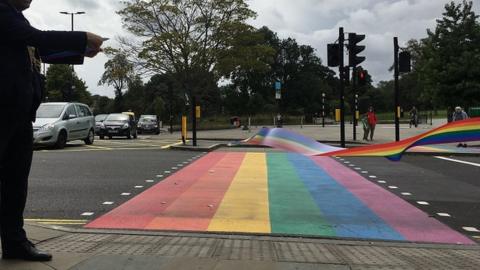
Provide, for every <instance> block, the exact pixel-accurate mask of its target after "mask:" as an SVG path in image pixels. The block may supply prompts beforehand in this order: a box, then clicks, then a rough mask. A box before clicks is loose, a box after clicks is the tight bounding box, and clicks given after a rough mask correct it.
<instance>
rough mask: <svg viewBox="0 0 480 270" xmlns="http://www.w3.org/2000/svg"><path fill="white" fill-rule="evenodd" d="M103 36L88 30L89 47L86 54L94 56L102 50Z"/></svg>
mask: <svg viewBox="0 0 480 270" xmlns="http://www.w3.org/2000/svg"><path fill="white" fill-rule="evenodd" d="M102 44H103V38H102V37H101V36H98V35H95V34H93V33H90V32H87V49H86V50H85V56H87V57H94V56H95V55H97V53H99V52H101V51H102V48H101V46H102Z"/></svg>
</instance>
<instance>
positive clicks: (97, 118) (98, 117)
mask: <svg viewBox="0 0 480 270" xmlns="http://www.w3.org/2000/svg"><path fill="white" fill-rule="evenodd" d="M107 116H108V114H99V115H97V116H95V121H96V122H100V121H103V120H105V118H107Z"/></svg>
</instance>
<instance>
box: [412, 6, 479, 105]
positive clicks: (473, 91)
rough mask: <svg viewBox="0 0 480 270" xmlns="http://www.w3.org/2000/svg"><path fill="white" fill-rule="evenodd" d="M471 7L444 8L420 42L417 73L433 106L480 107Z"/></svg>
mask: <svg viewBox="0 0 480 270" xmlns="http://www.w3.org/2000/svg"><path fill="white" fill-rule="evenodd" d="M472 6H473V3H472V2H471V1H470V2H467V1H465V0H464V1H463V2H462V3H459V4H456V3H455V2H453V1H452V2H451V3H449V4H447V5H445V12H444V13H443V17H442V18H441V19H439V20H437V26H436V29H435V31H430V30H429V31H428V37H427V38H426V39H424V40H422V45H423V46H422V50H421V55H420V61H419V62H417V65H418V67H417V70H418V72H419V80H420V81H421V82H422V84H423V86H424V88H425V89H424V90H425V93H427V97H434V98H433V99H432V100H433V102H434V104H432V105H433V106H455V105H463V106H466V107H468V106H472V105H478V104H480V94H479V91H480V65H479V64H478V63H480V47H479V46H478V44H480V24H479V22H478V20H477V19H478V16H477V15H475V13H474V12H473V10H472Z"/></svg>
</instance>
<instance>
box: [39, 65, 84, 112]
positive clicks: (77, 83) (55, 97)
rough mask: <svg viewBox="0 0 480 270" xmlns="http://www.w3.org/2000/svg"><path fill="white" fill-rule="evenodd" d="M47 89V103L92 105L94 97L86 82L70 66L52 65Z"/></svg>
mask: <svg viewBox="0 0 480 270" xmlns="http://www.w3.org/2000/svg"><path fill="white" fill-rule="evenodd" d="M45 88H46V93H45V99H46V101H49V102H55V101H57V102H59V101H77V102H81V103H85V104H88V105H91V104H92V97H91V94H90V92H88V91H87V86H86V84H85V82H84V81H83V80H81V79H79V78H78V77H77V75H76V74H75V73H74V72H73V70H72V68H71V66H69V65H50V66H49V68H48V70H47V76H46V85H45Z"/></svg>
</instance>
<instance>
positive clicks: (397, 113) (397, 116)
mask: <svg viewBox="0 0 480 270" xmlns="http://www.w3.org/2000/svg"><path fill="white" fill-rule="evenodd" d="M393 47H394V63H393V65H394V66H395V140H396V141H397V142H398V141H400V101H399V100H400V86H399V83H398V77H399V76H400V72H399V66H398V52H399V50H400V47H399V46H398V38H397V37H394V38H393Z"/></svg>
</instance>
